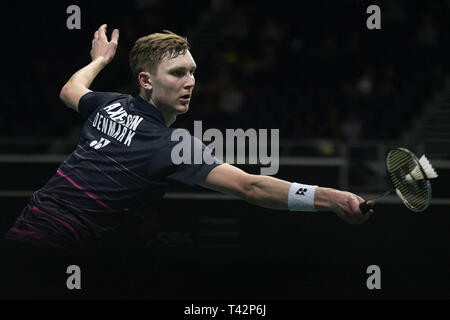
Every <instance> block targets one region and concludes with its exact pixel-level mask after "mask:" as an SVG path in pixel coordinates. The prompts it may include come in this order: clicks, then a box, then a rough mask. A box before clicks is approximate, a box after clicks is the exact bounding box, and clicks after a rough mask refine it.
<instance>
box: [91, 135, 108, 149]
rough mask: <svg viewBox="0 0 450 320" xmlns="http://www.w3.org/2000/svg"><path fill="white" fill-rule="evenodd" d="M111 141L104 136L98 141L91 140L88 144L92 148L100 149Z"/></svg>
mask: <svg viewBox="0 0 450 320" xmlns="http://www.w3.org/2000/svg"><path fill="white" fill-rule="evenodd" d="M110 142H111V141H109V140H108V139H105V138H101V139H100V141H97V140H94V141H92V142H91V143H90V144H89V146H91V147H92V148H94V149H100V148H102V147H105V146H107V145H108V144H109V143H110Z"/></svg>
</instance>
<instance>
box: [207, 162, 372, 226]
mask: <svg viewBox="0 0 450 320" xmlns="http://www.w3.org/2000/svg"><path fill="white" fill-rule="evenodd" d="M199 185H200V186H202V187H204V188H208V189H212V190H215V191H219V192H222V193H225V194H231V195H235V196H237V197H239V198H241V199H243V200H245V201H247V202H249V203H252V204H255V205H258V206H261V207H266V208H271V209H279V210H289V209H291V210H292V208H289V200H288V198H289V190H290V188H291V185H292V183H291V182H288V181H285V180H281V179H277V178H274V177H270V176H261V175H253V174H248V173H246V172H245V171H242V170H241V169H239V168H237V167H234V166H232V165H230V164H227V163H224V164H222V165H220V166H217V167H216V168H214V169H213V170H212V171H211V172H210V173H209V174H208V176H207V177H206V178H205V179H204V180H203V181H201V182H200V183H199ZM361 202H364V199H362V198H361V197H359V196H357V195H355V194H352V193H350V192H344V191H339V190H336V189H332V188H323V187H318V188H317V189H316V192H315V196H314V208H315V209H316V210H318V211H333V212H335V213H336V214H337V215H338V216H339V217H340V218H341V219H343V220H344V221H346V222H348V223H351V224H361V223H363V222H364V221H366V220H367V219H368V218H369V215H370V214H371V213H372V211H369V213H368V214H364V213H362V212H361V210H360V209H359V204H360V203H361Z"/></svg>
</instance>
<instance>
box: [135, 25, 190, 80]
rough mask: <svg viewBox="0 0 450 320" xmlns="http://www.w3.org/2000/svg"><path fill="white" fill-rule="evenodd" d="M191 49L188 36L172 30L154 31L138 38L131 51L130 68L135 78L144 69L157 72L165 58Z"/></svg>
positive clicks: (173, 56)
mask: <svg viewBox="0 0 450 320" xmlns="http://www.w3.org/2000/svg"><path fill="white" fill-rule="evenodd" d="M189 49H190V45H189V42H188V41H187V38H186V37H182V36H179V35H177V34H175V33H173V32H172V31H169V30H164V31H163V33H152V34H150V35H148V36H145V37H142V38H139V39H137V40H136V42H135V44H134V46H133V48H132V49H131V52H130V57H129V60H130V68H131V72H132V73H133V77H134V79H136V80H137V77H138V75H139V73H140V72H142V71H149V72H150V73H154V72H156V69H157V67H158V65H159V63H160V62H161V61H162V60H163V59H164V58H165V57H169V58H175V57H177V56H179V55H183V54H185V53H186V51H187V50H189Z"/></svg>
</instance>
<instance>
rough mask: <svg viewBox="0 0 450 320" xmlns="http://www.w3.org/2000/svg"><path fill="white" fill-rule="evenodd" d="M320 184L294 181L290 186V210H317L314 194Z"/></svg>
mask: <svg viewBox="0 0 450 320" xmlns="http://www.w3.org/2000/svg"><path fill="white" fill-rule="evenodd" d="M317 187H318V186H311V185H308V184H300V183H296V182H294V183H292V184H291V187H290V188H289V195H288V208H289V210H290V211H317V210H316V209H315V207H314V195H315V194H316V189H317Z"/></svg>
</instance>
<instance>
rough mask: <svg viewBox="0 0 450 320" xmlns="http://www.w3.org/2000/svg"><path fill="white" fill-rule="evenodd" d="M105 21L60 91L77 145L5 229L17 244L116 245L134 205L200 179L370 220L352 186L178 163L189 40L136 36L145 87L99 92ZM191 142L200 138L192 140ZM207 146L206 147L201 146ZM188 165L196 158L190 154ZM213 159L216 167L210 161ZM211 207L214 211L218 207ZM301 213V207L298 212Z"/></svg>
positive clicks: (268, 202) (126, 231) (257, 200)
mask: <svg viewBox="0 0 450 320" xmlns="http://www.w3.org/2000/svg"><path fill="white" fill-rule="evenodd" d="M106 30H107V26H106V25H102V26H101V27H100V28H99V29H98V30H97V31H96V32H95V35H94V39H93V40H92V49H91V52H90V54H91V58H92V61H91V62H90V63H89V64H88V65H87V66H85V67H84V68H82V69H80V70H79V71H77V72H76V73H75V74H74V75H73V76H72V77H71V78H70V79H69V80H68V82H67V83H66V84H65V85H64V87H63V88H62V90H61V93H60V98H61V100H62V101H63V102H64V104H65V105H67V106H68V107H69V108H72V109H74V110H75V111H77V112H79V114H80V116H81V117H82V118H83V119H84V120H85V123H84V125H83V128H82V132H81V136H80V140H79V143H78V145H77V146H76V149H75V150H74V151H73V152H72V153H71V154H70V155H69V156H68V158H67V159H66V160H65V161H64V162H63V163H62V164H61V165H60V166H59V168H58V169H57V172H56V173H55V175H54V176H53V177H52V178H51V179H50V180H49V181H48V182H47V184H45V185H44V186H43V187H42V188H41V189H39V190H37V191H36V192H34V193H33V195H32V196H31V199H30V201H29V204H28V205H27V206H26V207H25V208H24V209H23V211H22V212H21V214H20V216H19V217H18V219H17V220H16V221H15V223H14V224H13V226H12V227H11V228H10V229H9V231H8V232H7V233H6V234H5V235H4V239H3V240H4V241H6V242H7V244H8V245H10V246H15V245H16V246H20V247H30V248H41V249H51V250H63V251H65V250H70V249H74V248H86V249H90V248H98V247H101V246H105V245H106V246H107V245H114V243H116V242H117V240H118V239H123V238H124V237H127V236H130V237H132V236H133V235H132V231H131V230H133V229H132V227H131V226H133V223H134V221H135V217H136V215H137V212H139V210H140V208H142V207H143V206H144V205H146V206H148V207H150V208H152V207H156V206H157V205H158V203H159V202H160V201H161V199H162V198H163V195H164V193H165V192H166V190H167V189H168V188H169V187H171V186H172V185H174V184H179V183H181V184H184V185H187V186H195V185H199V186H202V187H204V188H208V189H212V190H215V191H218V192H221V193H225V194H230V195H234V196H237V197H239V198H241V199H243V200H245V201H248V202H249V203H252V204H255V205H257V206H261V207H267V208H272V209H278V210H285V211H306V212H308V211H333V212H335V213H336V214H337V215H338V216H339V217H340V218H342V219H343V220H344V221H346V222H348V223H351V224H360V223H362V222H364V221H365V220H367V219H368V217H369V214H364V213H362V212H361V211H360V209H359V204H360V203H361V202H363V201H364V199H362V198H361V197H359V196H357V195H355V194H352V193H350V192H344V191H340V190H336V189H332V188H324V187H321V186H315V185H305V184H302V183H300V181H301V177H299V179H300V181H298V182H288V181H284V180H280V179H277V178H274V177H270V176H262V175H261V176H260V175H252V174H248V173H246V172H244V171H242V170H240V169H239V168H237V167H234V166H232V165H230V164H227V163H220V162H219V161H217V160H216V159H212V161H208V162H207V161H205V163H203V164H181V165H175V164H174V163H173V161H172V160H171V151H172V149H173V147H174V146H175V144H176V143H178V142H177V141H172V140H171V134H172V133H173V131H174V130H175V129H174V128H171V125H172V124H173V123H174V122H175V120H176V118H177V116H178V115H180V114H184V113H186V112H187V111H188V109H189V107H190V102H191V97H192V91H193V90H194V87H195V77H194V72H195V69H196V67H197V65H196V63H195V61H194V59H193V57H192V55H191V53H190V51H189V50H190V47H189V43H188V41H187V39H186V38H184V37H181V36H178V35H176V34H174V33H172V32H169V31H165V32H163V33H154V34H151V35H148V36H146V37H143V38H140V39H138V40H137V41H136V43H135V45H134V47H133V48H132V50H131V53H130V56H129V60H130V67H131V71H132V72H133V75H134V77H135V80H136V81H137V83H138V84H139V94H138V95H137V96H135V97H133V96H130V95H128V94H121V93H115V92H94V91H92V90H90V89H89V88H90V86H91V83H92V81H93V80H94V79H95V78H96V76H97V75H98V74H99V72H100V71H101V70H102V69H103V68H104V67H105V66H107V65H108V64H109V63H110V62H111V61H112V59H113V57H114V55H115V52H116V48H117V45H118V40H119V30H117V29H115V30H113V32H112V35H111V39H110V40H108V37H107V33H106ZM190 138H191V139H192V142H193V145H195V144H198V143H201V142H199V141H198V140H196V139H195V138H194V137H190ZM201 147H202V148H205V146H204V145H203V144H202V145H201ZM191 163H195V162H194V161H192V162H191ZM207 163H210V164H207ZM211 209H212V210H213V208H211ZM292 214H294V213H292Z"/></svg>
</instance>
